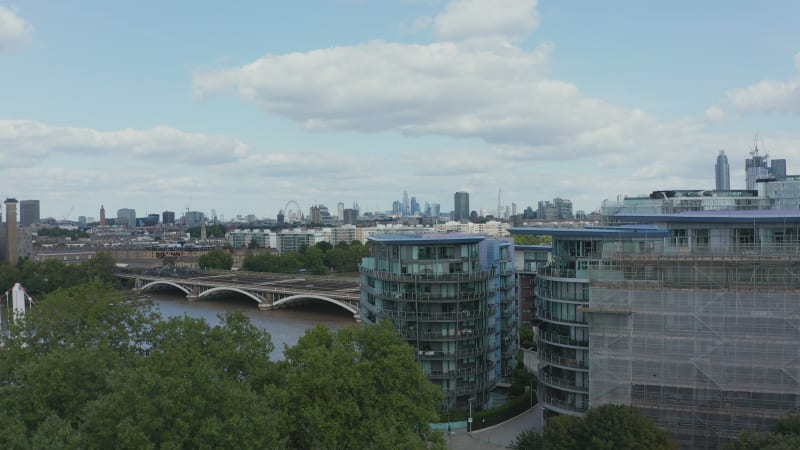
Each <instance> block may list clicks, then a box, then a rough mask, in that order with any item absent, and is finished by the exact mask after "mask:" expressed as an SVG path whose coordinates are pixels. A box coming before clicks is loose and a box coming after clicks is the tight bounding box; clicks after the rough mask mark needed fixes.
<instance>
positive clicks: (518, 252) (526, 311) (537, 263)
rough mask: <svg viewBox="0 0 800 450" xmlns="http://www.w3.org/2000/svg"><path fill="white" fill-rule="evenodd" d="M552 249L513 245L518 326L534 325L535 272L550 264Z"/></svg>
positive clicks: (547, 246)
mask: <svg viewBox="0 0 800 450" xmlns="http://www.w3.org/2000/svg"><path fill="white" fill-rule="evenodd" d="M552 251H553V247H552V246H551V245H550V244H541V245H515V246H514V267H515V269H516V272H517V291H518V293H519V296H518V297H519V311H518V312H519V326H520V327H533V326H535V325H536V303H535V295H534V288H535V286H536V271H537V269H538V268H539V267H544V266H545V265H547V263H548V262H550V255H551V253H552Z"/></svg>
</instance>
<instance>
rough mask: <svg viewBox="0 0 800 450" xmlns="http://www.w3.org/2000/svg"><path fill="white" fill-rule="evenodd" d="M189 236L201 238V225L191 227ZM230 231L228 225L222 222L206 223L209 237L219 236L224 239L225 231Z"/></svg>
mask: <svg viewBox="0 0 800 450" xmlns="http://www.w3.org/2000/svg"><path fill="white" fill-rule="evenodd" d="M188 231H189V236H191V237H193V238H198V239H199V238H200V231H201V227H200V226H199V225H198V226H196V227H190V228H189V230H188ZM227 232H228V227H226V226H225V225H221V224H218V223H217V224H214V225H206V237H208V238H219V239H222V238H224V237H225V233H227Z"/></svg>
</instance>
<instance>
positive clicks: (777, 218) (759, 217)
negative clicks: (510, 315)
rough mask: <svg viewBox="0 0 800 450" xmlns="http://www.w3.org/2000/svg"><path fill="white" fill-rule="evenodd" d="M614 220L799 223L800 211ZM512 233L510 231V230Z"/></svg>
mask: <svg viewBox="0 0 800 450" xmlns="http://www.w3.org/2000/svg"><path fill="white" fill-rule="evenodd" d="M611 217H613V218H614V219H617V220H620V221H631V222H647V223H656V222H686V223H702V222H706V223H743V222H748V223H786V222H789V223H797V222H800V210H797V209H759V210H750V211H691V212H683V213H676V214H626V213H620V214H614V215H613V216H611ZM509 231H510V230H509Z"/></svg>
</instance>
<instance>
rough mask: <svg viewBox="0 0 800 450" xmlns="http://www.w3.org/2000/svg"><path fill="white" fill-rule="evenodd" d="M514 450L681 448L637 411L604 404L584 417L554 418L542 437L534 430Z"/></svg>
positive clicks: (522, 436) (519, 441) (518, 440)
mask: <svg viewBox="0 0 800 450" xmlns="http://www.w3.org/2000/svg"><path fill="white" fill-rule="evenodd" d="M511 448H512V449H514V450H573V449H574V450H582V449H593V450H617V449H640V448H647V449H653V450H667V449H677V448H678V444H677V443H676V442H675V441H674V440H672V438H670V437H669V435H667V433H666V432H664V431H662V430H660V429H658V428H656V426H655V425H654V424H653V422H651V421H650V419H648V418H647V417H645V416H644V415H642V413H640V412H639V411H638V410H637V409H636V408H634V407H631V406H626V405H602V406H598V407H596V408H591V409H589V410H588V411H587V412H586V415H585V416H584V417H582V418H578V417H573V416H567V415H562V416H558V417H555V418H553V419H552V420H551V421H550V422H549V423H548V424H547V426H545V428H544V433H543V434H542V435H539V434H538V433H535V432H533V431H531V430H528V431H525V432H523V433H521V434H520V435H519V436H517V439H516V440H515V441H514V442H513V443H512V445H511Z"/></svg>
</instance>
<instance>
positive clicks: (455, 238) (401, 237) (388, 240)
mask: <svg viewBox="0 0 800 450" xmlns="http://www.w3.org/2000/svg"><path fill="white" fill-rule="evenodd" d="M367 239H369V240H370V241H375V242H378V243H382V244H400V245H418V244H422V245H434V244H475V243H478V242H480V241H482V240H484V239H486V236H484V235H482V234H466V233H396V234H374V235H372V236H369V237H368V238H367Z"/></svg>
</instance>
